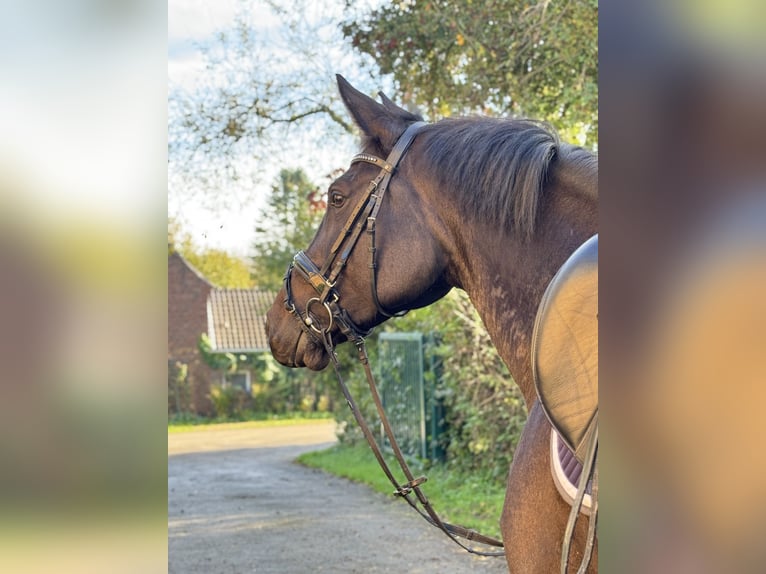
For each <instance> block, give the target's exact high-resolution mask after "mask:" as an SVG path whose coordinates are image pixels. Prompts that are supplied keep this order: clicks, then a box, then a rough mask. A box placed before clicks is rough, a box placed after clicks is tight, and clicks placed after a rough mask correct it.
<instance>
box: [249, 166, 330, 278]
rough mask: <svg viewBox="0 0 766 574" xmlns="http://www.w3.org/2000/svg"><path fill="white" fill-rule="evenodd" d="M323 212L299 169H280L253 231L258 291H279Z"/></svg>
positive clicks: (319, 199)
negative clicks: (296, 254)
mask: <svg viewBox="0 0 766 574" xmlns="http://www.w3.org/2000/svg"><path fill="white" fill-rule="evenodd" d="M325 208H326V204H325V200H324V197H323V195H322V194H321V192H320V191H319V189H318V188H317V186H315V185H314V184H313V183H311V182H310V181H309V179H308V176H307V175H306V174H305V172H304V171H303V170H302V169H294V170H289V169H283V170H282V171H281V172H280V173H279V177H278V179H277V181H276V182H275V183H274V185H272V187H271V192H270V194H269V197H268V200H267V204H266V207H265V208H264V210H263V211H262V212H261V214H260V216H259V218H258V221H257V222H256V227H255V241H254V243H253V252H254V253H255V255H254V256H253V272H254V277H255V280H256V282H257V284H258V286H259V287H261V288H265V289H278V288H279V287H281V285H282V278H283V277H284V274H285V269H286V268H287V265H288V264H289V263H290V260H291V259H292V257H293V255H294V254H295V252H296V251H298V250H300V249H305V248H306V247H307V246H308V244H309V243H310V242H311V239H312V238H313V237H314V233H315V232H316V228H317V227H318V225H319V222H320V221H321V220H322V216H323V215H324V211H325Z"/></svg>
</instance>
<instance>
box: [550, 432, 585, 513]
mask: <svg viewBox="0 0 766 574" xmlns="http://www.w3.org/2000/svg"><path fill="white" fill-rule="evenodd" d="M550 442H551V474H552V475H553V482H554V483H555V485H556V490H558V491H559V494H560V495H561V498H563V499H564V501H565V502H566V503H567V504H569V506H572V504H573V503H574V499H575V496H577V486H578V485H579V484H580V476H581V475H582V464H580V463H579V462H578V461H577V459H576V458H575V456H574V453H573V452H572V451H571V450H569V447H568V446H567V445H566V444H565V443H564V441H562V440H561V438H560V437H559V434H558V433H557V432H556V430H555V429H551V441H550ZM592 482H593V481H591V480H589V481H588V484H587V486H586V487H585V496H584V497H583V499H582V506H581V507H580V512H581V513H582V514H585V515H586V516H590V513H591V509H592V508H593V498H592V497H591V486H592Z"/></svg>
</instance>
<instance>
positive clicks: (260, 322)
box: [207, 289, 276, 353]
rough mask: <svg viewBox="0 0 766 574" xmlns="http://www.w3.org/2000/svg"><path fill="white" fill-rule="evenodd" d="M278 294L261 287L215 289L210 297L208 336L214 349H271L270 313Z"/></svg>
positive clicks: (208, 302)
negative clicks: (269, 341)
mask: <svg viewBox="0 0 766 574" xmlns="http://www.w3.org/2000/svg"><path fill="white" fill-rule="evenodd" d="M275 297H276V293H275V292H273V291H265V290H261V289H213V290H212V291H211V292H210V295H209V296H208V300H207V312H208V335H209V336H210V342H211V344H212V347H213V350H214V351H219V352H232V353H234V352H236V353H252V352H257V351H268V350H269V343H268V337H267V336H266V326H265V322H266V312H267V311H268V310H269V308H270V307H271V305H272V303H274V298H275Z"/></svg>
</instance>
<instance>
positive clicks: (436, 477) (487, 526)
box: [298, 445, 505, 537]
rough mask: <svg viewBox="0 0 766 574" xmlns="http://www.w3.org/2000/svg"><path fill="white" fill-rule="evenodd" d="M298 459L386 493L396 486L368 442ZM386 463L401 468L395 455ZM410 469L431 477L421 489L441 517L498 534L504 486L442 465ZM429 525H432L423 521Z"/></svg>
mask: <svg viewBox="0 0 766 574" xmlns="http://www.w3.org/2000/svg"><path fill="white" fill-rule="evenodd" d="M298 462H300V463H301V464H304V465H306V466H310V467H313V468H319V469H322V470H324V471H326V472H329V473H331V474H334V475H337V476H342V477H345V478H348V479H350V480H353V481H355V482H361V483H363V484H367V485H369V486H371V487H372V488H373V489H374V490H376V491H378V492H381V493H384V494H387V495H391V493H392V492H393V486H391V483H390V482H389V481H388V479H387V478H386V476H385V475H384V474H383V471H382V470H381V469H380V467H379V466H378V462H377V461H376V460H375V457H374V456H373V454H372V452H371V451H370V449H369V447H368V446H366V445H360V446H346V445H336V446H333V447H331V448H329V449H326V450H321V451H314V452H309V453H306V454H303V455H301V456H300V457H298ZM387 462H388V463H389V466H390V467H391V468H392V469H393V468H397V469H398V468H399V467H398V464H397V463H396V461H395V459H394V458H393V457H389V458H388V459H387ZM410 468H411V469H412V472H413V474H415V475H416V476H419V475H420V474H425V475H426V476H427V477H428V482H427V483H426V484H425V485H424V486H423V487H422V489H423V492H424V493H425V494H426V496H428V499H429V500H430V501H431V504H432V505H433V507H434V509H435V510H436V512H437V513H438V514H439V516H440V517H441V518H442V520H446V521H447V522H451V523H453V524H459V525H461V526H465V527H467V528H473V529H474V530H477V531H479V532H481V533H482V534H486V535H488V536H494V537H499V535H500V528H499V522H500V512H501V511H502V508H503V500H504V498H505V488H503V487H502V486H500V485H498V484H496V483H486V482H484V481H481V480H479V479H478V478H477V477H471V476H465V475H462V474H460V473H457V472H455V471H452V470H450V469H448V468H446V467H444V466H441V465H439V466H433V467H431V468H429V469H428V470H423V468H422V467H421V468H417V467H416V466H415V465H414V464H411V465H410ZM394 475H395V476H399V477H401V476H402V473H401V472H399V473H397V472H395V473H394ZM402 504H405V503H404V502H403V503H402ZM426 527H428V528H430V527H429V526H428V525H426V524H425V523H424V528H426Z"/></svg>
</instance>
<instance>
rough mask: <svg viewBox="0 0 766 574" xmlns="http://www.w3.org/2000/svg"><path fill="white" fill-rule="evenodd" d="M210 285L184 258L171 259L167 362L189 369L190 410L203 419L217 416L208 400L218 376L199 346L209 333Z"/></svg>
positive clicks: (171, 255) (177, 256) (171, 257)
mask: <svg viewBox="0 0 766 574" xmlns="http://www.w3.org/2000/svg"><path fill="white" fill-rule="evenodd" d="M212 289H213V285H212V284H210V283H209V282H208V281H207V280H206V279H205V278H204V277H203V276H202V275H201V274H200V273H199V272H198V271H197V270H196V269H194V268H193V267H192V266H191V265H190V264H189V263H188V262H187V261H186V260H185V259H184V258H183V257H181V255H179V254H178V253H171V254H170V255H169V256H168V360H169V361H180V362H183V363H186V364H187V365H188V369H189V370H188V377H189V384H190V388H191V408H192V410H193V411H194V412H196V413H197V414H200V415H211V414H214V411H213V404H212V403H211V402H210V399H209V398H208V394H209V392H210V385H211V383H214V382H217V381H218V379H219V378H220V374H216V372H215V371H213V369H211V368H210V367H209V366H208V365H207V364H206V363H205V362H204V361H203V360H202V357H201V355H200V352H199V349H198V347H197V343H198V341H199V337H200V335H201V334H202V333H206V332H207V330H208V328H207V327H208V318H207V297H208V294H209V293H210V291H211V290H212Z"/></svg>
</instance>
